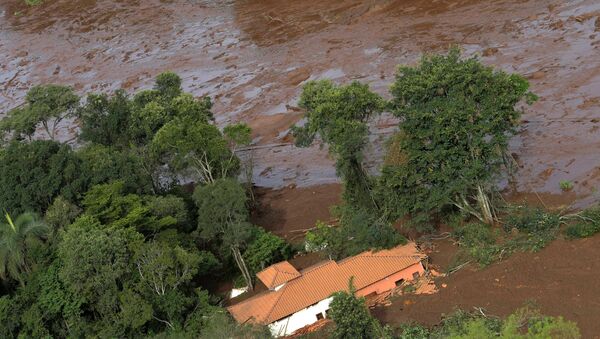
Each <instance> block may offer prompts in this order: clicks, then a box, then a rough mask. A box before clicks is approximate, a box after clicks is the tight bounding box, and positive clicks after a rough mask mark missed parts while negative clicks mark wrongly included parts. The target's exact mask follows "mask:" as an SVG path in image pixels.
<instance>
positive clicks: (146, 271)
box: [0, 73, 291, 338]
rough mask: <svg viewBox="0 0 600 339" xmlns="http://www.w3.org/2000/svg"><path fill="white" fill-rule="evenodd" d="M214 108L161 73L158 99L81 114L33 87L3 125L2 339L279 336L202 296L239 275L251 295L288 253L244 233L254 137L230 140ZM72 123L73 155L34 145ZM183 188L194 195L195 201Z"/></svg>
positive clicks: (97, 102) (121, 95)
mask: <svg viewBox="0 0 600 339" xmlns="http://www.w3.org/2000/svg"><path fill="white" fill-rule="evenodd" d="M210 108H211V103H210V100H209V99H208V98H203V99H200V100H198V99H196V98H194V97H192V96H191V95H189V94H187V93H183V92H182V90H181V79H180V78H179V77H178V76H177V75H176V74H174V73H163V74H161V75H159V76H158V77H157V80H156V84H155V86H154V88H153V89H151V90H144V91H141V92H138V93H137V94H135V95H133V96H132V97H130V96H129V95H128V94H127V93H125V92H124V91H122V90H118V91H116V92H115V93H114V94H113V95H111V96H109V95H106V94H89V95H88V96H87V99H86V100H85V101H84V102H83V104H80V98H79V97H78V96H77V95H75V94H74V93H73V92H72V91H71V89H70V88H68V87H63V86H55V85H49V86H38V87H34V88H33V89H32V90H31V91H30V92H29V93H28V95H27V98H26V104H25V105H23V106H22V107H21V108H18V109H16V110H13V111H11V112H10V113H9V114H8V116H7V118H5V119H4V120H3V121H2V126H1V127H2V131H4V132H5V133H4V138H5V140H6V141H7V143H6V144H5V145H4V147H3V148H2V149H1V150H0V181H2V184H3V187H4V190H3V193H2V194H1V195H0V208H2V209H3V210H4V211H5V212H7V213H6V215H5V217H4V219H5V222H3V223H0V282H1V284H0V322H1V323H2V324H3V326H0V337H2V338H16V337H36V338H38V337H102V338H121V337H145V336H164V337H174V338H175V337H176V338H186V337H190V338H192V337H193V338H198V337H201V338H214V337H216V336H220V335H231V336H243V337H247V338H253V337H260V338H264V337H268V336H269V335H270V334H269V333H268V330H266V329H264V328H262V327H256V326H252V325H238V324H237V323H235V322H234V321H233V319H231V318H230V317H229V315H228V314H227V313H226V312H225V311H224V310H223V309H222V308H221V307H219V302H220V297H219V296H216V295H210V294H209V293H208V292H207V290H206V289H205V286H204V284H203V282H206V281H210V280H215V278H216V279H231V277H235V276H236V275H240V273H236V272H235V270H234V269H231V267H235V266H236V265H233V263H236V264H237V266H238V267H239V268H240V270H241V274H243V275H244V277H246V278H247V281H248V284H251V283H252V280H253V275H254V274H255V273H256V272H257V271H258V270H260V269H261V268H263V267H265V266H267V265H269V264H271V263H273V262H275V261H278V260H282V259H286V258H287V257H288V256H289V255H290V254H291V252H290V249H289V245H287V244H286V243H285V241H283V240H282V239H280V238H278V237H276V236H274V235H272V234H270V233H268V232H266V231H264V230H262V229H260V228H258V227H257V226H254V225H252V224H250V223H249V222H248V215H249V212H248V198H247V192H246V191H245V188H244V187H246V186H244V185H242V184H240V183H239V182H238V181H237V180H236V176H237V174H238V170H239V167H240V161H239V159H238V158H237V156H236V155H235V153H234V152H235V149H236V147H238V146H239V145H246V144H248V143H249V142H250V130H249V128H248V127H247V126H246V125H243V124H240V125H232V126H228V127H226V128H225V133H222V132H221V131H220V130H219V129H218V128H217V126H215V125H214V124H213V119H212V113H211V112H210ZM75 115H76V116H77V117H78V118H79V119H80V122H81V133H80V134H79V135H78V137H79V143H80V145H78V146H79V147H78V148H77V149H76V150H74V149H73V148H72V147H71V146H69V145H67V144H62V143H59V142H58V141H54V140H37V139H40V138H41V139H54V138H55V135H56V134H57V130H58V129H59V127H60V121H61V120H63V119H66V118H68V117H71V116H75ZM40 126H41V127H42V131H43V132H36V130H38V131H39V127H40ZM182 177H183V178H185V179H187V180H192V181H195V182H196V183H197V184H196V188H195V191H194V194H193V196H192V195H191V194H190V192H189V191H186V190H185V189H183V188H181V186H180V179H181V178H182ZM40 216H43V218H41V217H40ZM246 261H248V263H249V264H246ZM248 267H250V268H248ZM208 277H211V279H208Z"/></svg>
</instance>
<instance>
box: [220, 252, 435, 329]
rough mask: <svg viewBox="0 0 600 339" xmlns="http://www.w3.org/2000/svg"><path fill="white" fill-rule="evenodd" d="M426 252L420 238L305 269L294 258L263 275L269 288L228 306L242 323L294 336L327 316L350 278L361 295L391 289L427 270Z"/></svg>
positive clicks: (260, 276)
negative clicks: (297, 266) (419, 245)
mask: <svg viewBox="0 0 600 339" xmlns="http://www.w3.org/2000/svg"><path fill="white" fill-rule="evenodd" d="M424 258H425V256H424V255H423V254H421V253H419V251H418V250H417V247H416V245H415V244H414V243H409V244H407V245H403V246H398V247H395V248H393V249H390V250H382V251H378V252H371V251H368V252H363V253H361V254H359V255H356V256H354V257H350V258H346V259H344V260H342V261H340V262H335V261H333V260H328V261H324V262H322V263H320V264H317V265H315V266H312V267H309V268H307V269H304V270H302V271H301V272H299V271H298V270H296V269H295V268H294V267H293V266H292V265H291V264H290V263H289V262H287V261H283V262H280V263H277V264H275V265H272V266H270V267H268V268H266V269H264V270H263V271H261V272H259V273H258V274H257V278H258V279H259V280H260V281H261V282H262V283H263V284H264V285H265V286H266V287H267V288H268V291H265V292H262V293H260V294H258V295H256V296H254V297H252V298H249V299H247V300H244V301H242V302H240V303H238V304H235V305H233V306H230V307H228V308H227V310H228V311H229V312H230V313H231V314H232V315H233V317H234V318H235V319H236V321H238V322H239V323H246V322H249V321H250V322H255V323H259V324H264V325H268V326H269V328H270V329H271V332H272V334H273V335H274V336H284V335H290V334H292V333H294V332H295V331H297V330H298V329H300V328H303V327H305V326H308V325H310V324H313V323H315V322H317V321H318V320H320V319H323V318H326V317H327V311H328V310H329V303H330V302H331V299H332V298H331V295H332V294H333V293H335V292H339V291H344V290H347V288H348V281H349V280H350V277H354V281H353V282H354V286H355V288H356V294H357V295H358V296H366V295H371V294H380V293H383V292H387V291H389V290H391V289H393V288H395V287H396V286H399V285H400V284H402V283H403V282H404V281H409V280H413V279H415V278H417V277H419V276H420V275H422V274H423V273H424V271H425V270H424V268H423V265H422V263H421V261H422V260H423V259H424Z"/></svg>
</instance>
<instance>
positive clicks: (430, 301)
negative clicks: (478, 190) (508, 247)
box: [373, 236, 600, 338]
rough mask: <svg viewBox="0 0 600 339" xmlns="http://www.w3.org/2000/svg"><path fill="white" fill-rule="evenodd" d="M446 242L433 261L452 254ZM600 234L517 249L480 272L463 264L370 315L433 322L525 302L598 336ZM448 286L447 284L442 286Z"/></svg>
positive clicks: (498, 311)
mask: <svg viewBox="0 0 600 339" xmlns="http://www.w3.org/2000/svg"><path fill="white" fill-rule="evenodd" d="M446 242H447V241H446V240H444V241H443V242H442V243H441V244H440V245H441V246H442V249H443V251H441V252H443V253H439V254H434V255H433V256H432V263H433V264H436V263H437V264H439V265H440V266H441V267H442V268H443V267H444V265H445V264H447V263H448V262H449V260H448V258H447V256H448V254H449V253H452V251H451V250H449V249H448V247H449V245H448V244H447V243H446ZM598 248H600V237H599V236H595V237H592V238H588V239H581V240H574V241H565V240H556V241H554V242H553V243H551V244H550V245H549V246H548V247H547V248H545V249H543V250H541V251H540V252H538V253H517V254H514V255H512V256H511V257H509V258H508V259H507V260H505V261H502V262H499V263H496V264H493V265H491V266H489V267H487V268H486V269H484V270H477V269H476V268H474V267H466V268H463V269H462V270H459V271H458V272H456V273H454V274H452V275H450V276H448V277H445V278H438V279H436V284H437V286H438V288H439V291H438V292H437V293H436V294H434V295H407V296H402V297H399V298H398V299H395V300H394V302H393V303H392V304H391V305H390V306H388V307H378V308H376V309H375V310H374V311H373V314H374V315H375V316H376V317H377V318H379V319H380V320H381V321H383V322H384V323H389V324H390V325H398V324H401V323H403V322H411V321H417V322H419V323H421V324H425V325H436V324H438V323H439V322H440V320H441V318H442V316H443V314H450V313H452V312H453V311H454V310H455V309H457V308H460V309H463V310H467V311H474V307H477V308H480V307H481V308H483V309H484V310H485V311H484V312H486V313H487V314H489V315H494V316H506V315H508V314H510V313H512V312H514V310H515V309H517V308H519V307H522V306H524V305H525V304H528V303H529V304H533V305H534V306H537V307H539V308H540V310H541V311H542V313H544V314H546V315H551V316H562V317H564V318H566V319H568V320H571V321H575V322H577V324H578V326H579V328H580V329H581V334H582V336H583V338H598V337H600V322H599V321H598V319H600V318H599V317H600V296H598V290H599V289H600V281H599V280H598V279H597V278H596V276H597V274H598V270H600V257H599V256H598ZM443 286H446V287H443Z"/></svg>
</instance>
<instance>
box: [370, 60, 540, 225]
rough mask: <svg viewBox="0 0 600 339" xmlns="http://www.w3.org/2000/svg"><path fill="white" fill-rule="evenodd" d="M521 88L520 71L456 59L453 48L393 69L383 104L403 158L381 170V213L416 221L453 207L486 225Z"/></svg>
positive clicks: (524, 90) (523, 95) (529, 97)
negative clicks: (395, 121) (392, 118)
mask: <svg viewBox="0 0 600 339" xmlns="http://www.w3.org/2000/svg"><path fill="white" fill-rule="evenodd" d="M528 88H529V84H528V82H527V80H525V79H524V78H523V77H522V76H520V75H516V74H507V73H504V72H502V71H495V70H493V69H492V68H491V67H487V66H484V65H483V64H481V63H480V62H479V61H478V60H477V59H476V58H470V59H461V57H460V53H459V51H458V49H452V50H451V51H450V52H449V53H448V55H432V56H424V57H423V58H422V59H421V62H420V63H419V64H418V65H417V66H415V67H408V66H403V67H400V68H399V69H398V73H397V75H396V81H395V82H394V84H393V86H392V89H391V93H392V95H393V97H394V98H393V100H392V103H391V104H392V112H393V113H394V115H396V116H397V117H399V118H400V119H401V123H400V124H399V127H400V131H399V132H398V133H399V136H398V138H397V142H398V147H399V149H400V152H401V153H402V154H403V156H402V157H401V159H400V161H397V162H395V163H393V164H391V163H388V164H386V165H385V166H384V167H383V169H382V176H381V178H380V180H381V185H379V188H380V189H381V192H380V196H381V200H382V204H383V205H384V206H385V210H386V212H388V213H391V215H392V216H394V217H403V216H405V215H407V214H408V215H411V216H412V217H413V218H414V220H415V221H420V220H428V218H429V217H430V216H431V215H432V214H435V213H437V212H440V211H442V209H443V208H445V207H447V206H450V205H454V206H456V207H458V208H460V209H461V210H464V211H466V212H468V213H471V214H473V215H474V216H476V217H477V218H479V219H480V220H481V221H483V222H486V223H491V222H492V220H493V219H494V210H493V206H492V203H491V202H490V199H489V194H490V193H491V192H493V187H494V184H495V182H496V180H497V175H498V174H499V170H500V167H501V166H502V164H503V162H504V156H505V154H506V150H507V147H508V140H509V138H510V136H511V135H512V134H513V133H514V132H515V128H516V126H517V124H518V122H519V117H520V115H521V112H520V111H519V110H518V109H516V105H517V104H518V103H519V102H521V101H523V100H525V101H527V102H528V103H530V102H532V101H534V100H535V98H536V97H535V96H534V95H533V94H532V93H530V92H528Z"/></svg>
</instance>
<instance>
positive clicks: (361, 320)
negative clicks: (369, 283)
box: [328, 278, 392, 339]
mask: <svg viewBox="0 0 600 339" xmlns="http://www.w3.org/2000/svg"><path fill="white" fill-rule="evenodd" d="M355 292H356V289H355V288H354V285H353V283H352V278H350V281H349V283H348V292H336V293H334V294H333V299H332V300H331V303H330V305H329V306H330V309H329V313H328V317H329V318H331V320H333V322H334V323H335V329H334V330H333V332H332V334H331V338H340V339H342V338H357V339H358V338H360V339H368V338H392V336H391V333H390V329H389V328H387V327H386V328H384V327H382V326H381V325H380V324H379V322H378V321H377V319H375V318H373V316H371V314H370V313H369V309H367V307H366V305H365V299H364V298H363V297H357V296H356V295H355Z"/></svg>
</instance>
